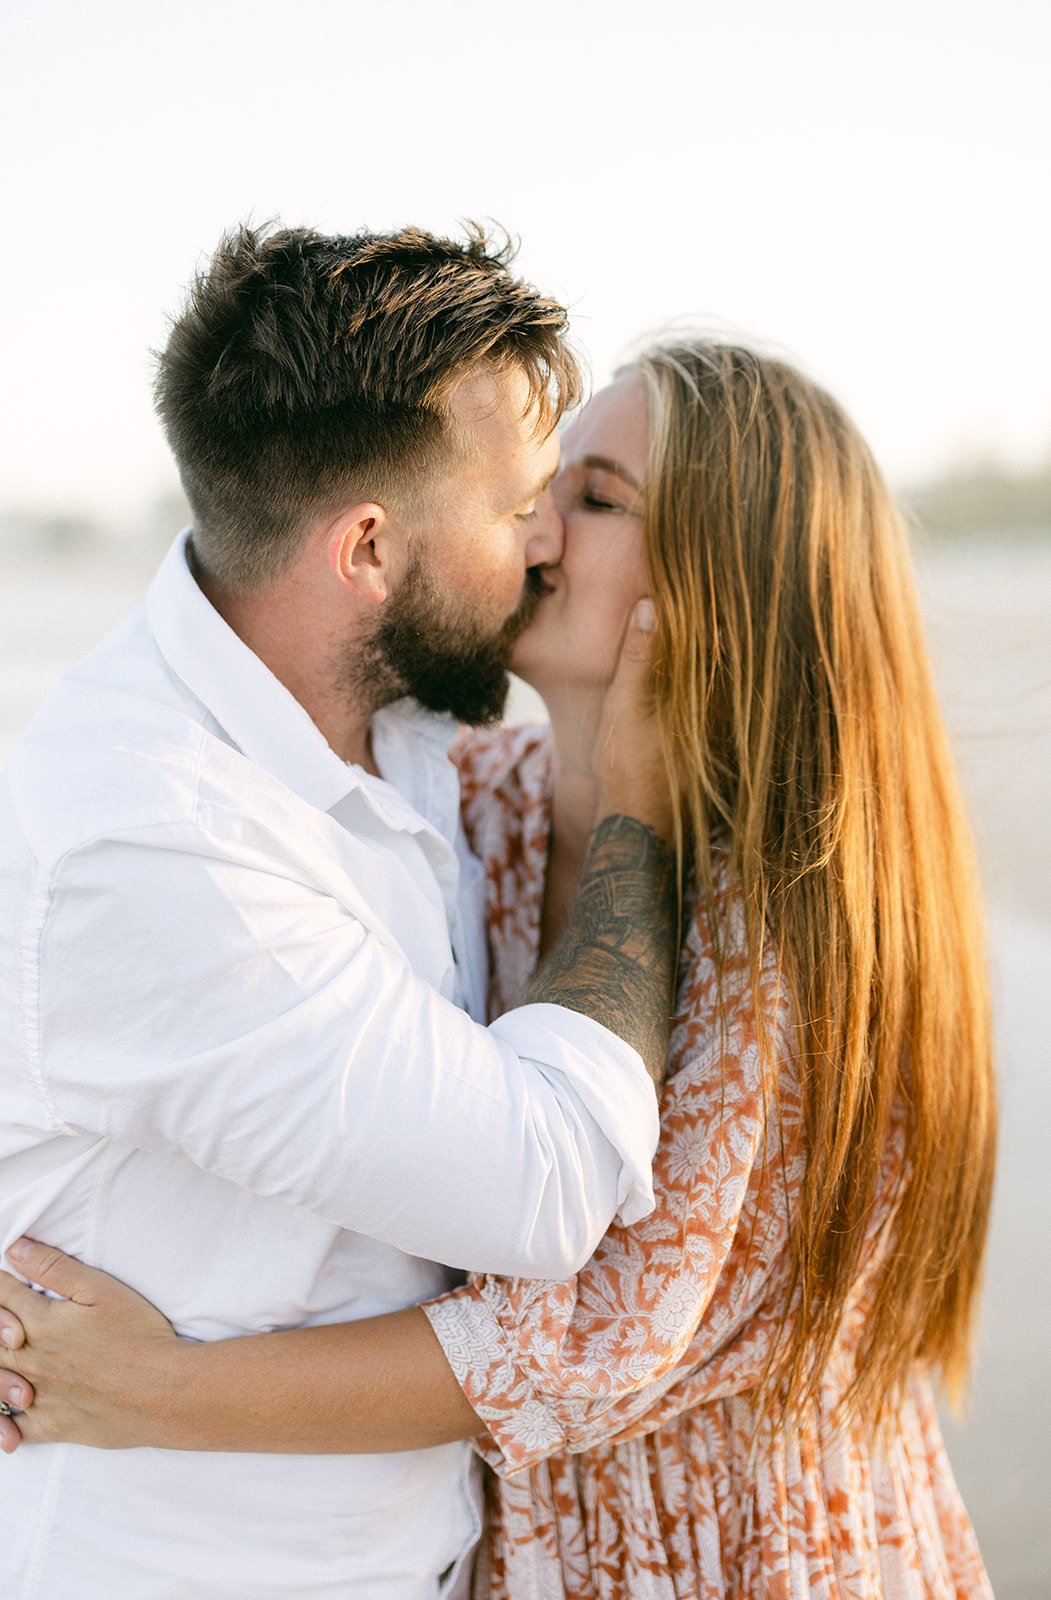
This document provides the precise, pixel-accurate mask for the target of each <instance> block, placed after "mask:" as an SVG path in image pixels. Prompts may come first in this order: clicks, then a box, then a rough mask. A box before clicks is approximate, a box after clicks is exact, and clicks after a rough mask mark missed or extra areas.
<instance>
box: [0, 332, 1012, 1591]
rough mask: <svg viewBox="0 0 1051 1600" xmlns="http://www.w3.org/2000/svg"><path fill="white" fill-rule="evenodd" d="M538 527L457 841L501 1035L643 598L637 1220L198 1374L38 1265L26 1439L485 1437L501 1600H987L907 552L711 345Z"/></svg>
mask: <svg viewBox="0 0 1051 1600" xmlns="http://www.w3.org/2000/svg"><path fill="white" fill-rule="evenodd" d="M557 492H558V495H559V497H560V502H561V506H562V509H563V514H564V517H565V522H566V547H565V556H564V559H563V561H562V563H561V565H560V566H559V567H558V568H555V569H552V570H551V571H550V572H549V573H547V574H546V582H545V595H544V598H543V600H542V602H541V605H540V608H539V610H538V613H537V616H536V619H535V621H534V622H533V623H532V624H531V626H530V628H529V629H528V630H527V632H526V633H525V634H523V636H522V638H521V640H520V642H519V645H518V647H517V655H516V659H515V666H516V669H517V670H518V671H519V672H520V673H521V674H522V675H523V676H524V677H526V678H527V679H528V680H529V681H531V682H532V683H533V684H535V686H536V687H537V688H538V689H539V690H540V691H541V693H542V694H543V695H544V696H545V699H546V701H547V704H548V708H549V711H550V715H551V731H550V738H549V739H548V737H547V736H545V735H544V734H543V733H540V732H538V731H536V730H529V729H526V730H497V731H495V732H488V733H485V732H483V733H479V734H475V735H472V736H470V737H469V738H468V739H467V740H466V742H465V744H464V747H463V751H462V758H461V759H462V766H463V775H464V793H465V815H466V818H467V822H468V826H469V830H470V831H471V832H472V833H473V836H474V842H475V846H476V848H477V850H478V851H479V853H480V854H481V855H482V857H483V859H484V861H485V865H486V872H487V881H488V892H489V917H490V937H491V946H492V957H493V993H492V1003H493V1008H494V1010H499V1009H502V1008H504V1007H506V1006H508V1005H510V1004H512V1003H513V1002H514V1000H515V999H516V997H517V996H518V995H519V994H520V992H521V990H522V989H523V987H524V985H525V983H526V982H527V980H528V978H529V976H530V973H531V971H532V969H533V967H534V965H535V963H536V960H537V959H538V956H542V955H543V952H544V950H545V949H546V948H547V947H548V946H549V945H550V944H551V943H552V941H553V939H554V938H555V936H556V935H557V933H558V930H559V928H560V926H561V924H562V922H563V920H564V917H565V914H566V909H567V907H568V905H569V904H570V902H571V900H572V897H573V893H574V889H575V885H576V882H577V879H578V877H579V873H580V868H581V864H582V861H583V857H584V850H585V847H586V844H587V839H588V835H589V831H590V826H591V818H592V815H593V806H594V788H593V784H592V780H591V776H590V765H589V763H590V752H591V748H592V745H593V742H594V738H595V733H596V729H597V726H598V723H597V718H598V713H599V707H600V704H601V698H602V691H603V687H604V685H605V683H606V681H607V680H608V678H609V675H610V673H611V671H612V666H613V662H614V659H615V656H616V649H617V644H618V641H619V637H620V633H621V631H622V629H623V626H624V621H625V618H626V616H627V614H628V612H629V611H630V609H631V607H632V605H633V604H634V603H635V601H636V600H637V599H638V597H639V596H640V595H643V594H645V593H648V594H650V595H651V596H652V600H653V605H654V608H655V650H656V654H655V662H656V665H655V673H654V690H655V701H656V714H657V717H658V719H659V725H660V730H661V737H662V744H663V749H664V752H665V760H666V766H667V771H668V777H669V784H670V787H671V792H672V796H673V800H674V806H675V813H676V817H677V835H676V836H677V839H678V845H679V858H680V863H681V864H682V866H683V869H684V870H683V879H684V913H685V917H684V930H685V931H684V937H683V945H682V964H681V972H680V989H679V999H678V1011H677V1015H676V1020H675V1028H674V1033H673V1038H672V1047H671V1053H670V1063H669V1073H668V1078H667V1082H666V1084H665V1088H664V1091H663V1096H662V1138H661V1145H660V1149H659V1151H658V1155H657V1161H656V1167H655V1183H656V1190H657V1196H658V1200H657V1208H656V1210H655V1212H654V1213H653V1215H652V1216H651V1217H649V1218H647V1219H646V1220H645V1221H644V1222H642V1223H640V1224H637V1225H635V1226H633V1227H630V1228H615V1229H613V1230H611V1232H610V1234H609V1235H608V1236H607V1237H606V1239H605V1240H604V1241H603V1243H602V1245H601V1246H600V1248H599V1250H598V1251H597V1252H596V1255H595V1256H594V1258H593V1259H592V1261H591V1262H590V1263H589V1264H588V1265H587V1267H585V1269H584V1270H583V1271H582V1272H581V1273H580V1274H579V1276H578V1277H577V1278H576V1279H574V1280H572V1281H571V1282H568V1283H560V1284H552V1283H534V1282H517V1281H516V1282H507V1281H497V1280H488V1279H481V1280H478V1281H475V1282H473V1283H471V1284H470V1285H468V1286H466V1287H465V1288H463V1289H462V1290H459V1291H457V1292H455V1293H454V1294H452V1295H450V1296H447V1297H445V1298H444V1299H442V1300H439V1301H436V1302H434V1303H433V1304H432V1305H430V1306H429V1307H427V1308H426V1309H425V1310H423V1311H421V1310H420V1309H418V1308H414V1309H412V1310H409V1311H406V1312H401V1313H397V1314H396V1315H394V1316H392V1317H385V1318H377V1319H373V1320H372V1321H370V1322H363V1323H357V1324H351V1325H345V1326H342V1327H336V1328H324V1329H310V1330H303V1331H296V1332H292V1333H284V1334H275V1335H264V1336H260V1337H256V1338H252V1339H246V1340H230V1341H226V1342H225V1343H218V1344H212V1345H187V1344H185V1343H183V1342H181V1341H175V1340H174V1339H172V1338H171V1337H170V1335H169V1331H168V1330H167V1326H166V1324H164V1323H163V1321H162V1319H160V1318H159V1316H158V1314H157V1313H156V1312H154V1311H153V1310H152V1308H148V1307H146V1306H145V1303H144V1302H142V1301H140V1300H139V1299H138V1297H137V1296H134V1295H132V1294H131V1293H130V1291H128V1290H125V1289H123V1288H121V1287H118V1286H113V1285H112V1284H111V1282H110V1280H106V1279H103V1278H102V1277H101V1275H99V1274H95V1273H90V1272H88V1271H87V1270H86V1269H84V1268H81V1267H79V1266H77V1265H76V1264H75V1263H70V1262H68V1261H67V1260H66V1259H65V1258H59V1259H58V1261H57V1263H55V1264H53V1265H49V1264H48V1263H47V1261H46V1260H45V1257H44V1253H43V1252H41V1251H40V1250H39V1249H37V1250H35V1251H31V1252H30V1254H29V1255H28V1256H26V1257H24V1258H23V1260H22V1261H21V1262H20V1266H22V1268H23V1269H24V1271H25V1272H26V1274H27V1276H30V1277H31V1278H34V1279H36V1281H45V1280H46V1282H47V1283H48V1285H49V1286H52V1287H54V1288H55V1289H57V1290H58V1291H59V1292H61V1293H65V1294H71V1295H73V1296H74V1297H75V1300H77V1301H80V1302H81V1303H80V1304H77V1303H73V1304H63V1303H62V1302H52V1303H41V1302H40V1301H39V1297H36V1296H33V1295H32V1294H31V1293H30V1292H29V1291H27V1290H26V1289H24V1288H23V1287H21V1286H19V1285H16V1284H15V1283H14V1281H13V1280H7V1281H6V1282H5V1284H4V1288H3V1292H2V1293H0V1303H2V1304H3V1305H5V1306H6V1307H8V1308H9V1311H8V1312H7V1313H5V1315H4V1320H5V1321H6V1322H7V1324H8V1326H9V1328H10V1330H11V1337H13V1338H14V1339H15V1341H16V1342H17V1340H18V1338H19V1337H20V1329H19V1328H18V1326H17V1324H16V1323H15V1322H14V1319H13V1317H12V1315H11V1313H14V1314H15V1315H16V1316H21V1317H22V1319H23V1321H24V1322H25V1324H26V1326H27V1330H28V1336H29V1341H30V1343H29V1347H28V1348H27V1349H26V1350H25V1351H24V1352H22V1354H21V1356H20V1357H18V1358H17V1359H18V1360H20V1361H21V1363H22V1365H23V1367H24V1370H25V1375H26V1377H28V1378H32V1376H33V1373H34V1371H36V1370H39V1368H40V1367H45V1368H46V1370H47V1371H48V1372H49V1374H50V1383H51V1388H50V1389H49V1388H42V1392H41V1395H40V1397H39V1399H38V1400H37V1405H36V1410H35V1412H31V1413H30V1415H29V1416H28V1417H27V1418H26V1419H25V1426H26V1429H27V1431H28V1432H29V1433H30V1436H32V1434H33V1430H34V1429H36V1430H38V1432H39V1436H47V1437H56V1436H61V1437H69V1438H74V1439H80V1440H82V1441H84V1442H87V1443H94V1444H116V1445H130V1444H144V1443H149V1444H168V1445H172V1446H175V1447H180V1446H181V1447H185V1448H194V1449H215V1448H219V1449H221V1448H227V1449H230V1448H240V1449H251V1450H259V1449H263V1450H284V1451H311V1450H337V1451H338V1450H354V1451H360V1450H384V1449H407V1448H413V1447H422V1446H424V1445H429V1444H434V1443H437V1442H439V1441H441V1440H447V1439H452V1438H465V1437H472V1436H475V1435H478V1434H481V1435H482V1437H481V1438H480V1440H479V1448H480V1450H481V1452H482V1454H483V1455H484V1456H485V1458H486V1459H487V1460H488V1461H489V1462H490V1464H491V1465H492V1466H493V1467H494V1468H495V1472H494V1474H492V1475H491V1476H490V1478H489V1487H488V1525H487V1530H486V1533H485V1536H484V1539H483V1546H482V1552H481V1556H480V1559H479V1563H478V1569H477V1573H476V1588H477V1592H478V1593H479V1594H481V1595H491V1596H505V1597H509V1600H518V1597H520V1596H525V1595H530V1596H532V1595H537V1594H551V1595H556V1594H564V1595H568V1596H574V1597H584V1596H592V1595H601V1596H610V1597H612V1596H632V1597H636V1596H661V1597H664V1596H669V1597H670V1596H676V1597H682V1596H702V1595H703V1596H712V1597H714V1596H722V1595H733V1596H742V1597H743V1596H748V1597H757V1596H793V1597H795V1596H804V1595H806V1596H810V1595H822V1596H829V1597H832V1596H858V1597H861V1596H865V1597H868V1596H873V1595H881V1594H882V1595H887V1596H893V1597H910V1600H911V1597H916V1600H919V1597H920V1596H924V1597H929V1596H941V1595H944V1596H949V1595H957V1596H960V1595H965V1596H974V1595H988V1594H989V1593H990V1591H989V1587H988V1582H987V1579H986V1577H985V1574H984V1570H983V1567H982V1563H981V1558H980V1556H979V1554H978V1550H977V1546H976V1544H975V1541H974V1536H973V1533H972V1531H971V1528H970V1525H969V1523H968V1521H967V1517H966V1513H965V1512H964V1510H963V1507H962V1505H961V1503H960V1501H959V1498H958V1495H957V1492H956V1489H955V1485H954V1484H953V1481H952V1476H951V1473H950V1469H949V1466H948V1463H947V1461H946V1458H945V1454H944V1449H943V1446H942V1443H941V1439H940V1436H939V1432H938V1426H937V1421H936V1418H935V1414H934V1410H933V1406H932V1400H931V1392H930V1387H929V1379H930V1376H931V1375H932V1374H941V1376H943V1377H944V1379H945V1380H946V1382H947V1384H948V1386H949V1388H950V1390H951V1391H955V1392H958V1391H959V1389H960V1386H961V1385H962V1383H963V1381H964V1378H965V1375H966V1370H967V1362H968V1353H969V1345H970V1332H971V1326H972V1317H973V1312H974V1303H975V1295H976V1288H977V1283H978V1277H979V1269H980V1263H981V1257H982V1250H983V1245H984V1240H985V1231H986V1222H987V1216H988V1206H989V1195H990V1187H991V1181H992V1167H993V1146H994V1138H995V1111H994V1098H993V1087H992V1073H991V1059H990V1044H989V1018H988V1005H987V993H986V980H985V973H984V967H983V959H982V951H981V940H980V931H979V916H978V910H977V894H976V888H975V877H974V868H973V864H972V859H971V852H970V846H969V842H968V838H967V833H966V828H965V825H964V823H963V820H962V817H961V812H960V807H959V802H958V799H957V794H956V787H955V782H954V779H953V775H952V770H951V763H950V759H949V756H948V752H947V748H946V742H945V737H944V734H943V731H942V727H941V722H940V718H939V715H938V711H937V707H936V704H935V700H934V696H933V692H932V689H931V684H930V678H929V673H928V668H927V664H926V659H925V653H924V648H923V643H922V638H921V633H920V628H919V623H918V619H917V612H916V605H915V600H914V596H913V589H912V582H911V576H910V572H909V564H908V555H907V549H906V544H905V539H904V535H903V532H902V529H901V526H900V523H899V520H898V518H897V516H896V514H895V512H894V510H893V507H892V505H891V503H890V500H889V498H888V495H887V492H886V490H885V488H884V486H883V484H882V482H881V480H880V477H879V475H878V473H877V470H876V468H875V466H874V465H873V463H872V460H871V458H870V456H869V454H868V452H867V450H866V448H865V446H864V444H863V443H862V441H861V440H860V439H859V437H858V435H857V433H856V432H855V430H854V429H853V427H852V426H851V424H850V423H849V421H848V420H847V419H846V418H845V417H844V415H843V413H842V412H841V410H840V409H839V408H838V406H837V405H836V404H835V403H834V402H833V401H832V400H830V399H829V397H828V396H827V395H825V394H824V393H823V392H822V391H821V390H819V389H818V388H816V387H815V386H814V385H813V384H812V383H810V382H809V381H807V380H806V379H804V378H802V377H801V376H800V375H799V374H798V373H796V372H794V371H793V370H792V369H790V368H789V367H787V366H785V365H783V364H782V363H779V362H777V361H773V360H768V359H766V358H763V357H761V356H758V355H756V354H754V353H752V352H750V351H748V350H745V349H741V348H737V347H734V346H729V345H721V344H717V343H712V342H706V341H687V342H682V343H679V344H676V345H669V346H666V347H661V348H657V349H653V350H650V351H649V352H647V353H646V354H644V355H643V356H641V357H640V358H639V359H638V360H637V361H635V362H634V363H633V364H632V365H631V366H630V367H629V368H627V369H626V370H625V371H624V372H623V373H622V374H621V375H620V376H619V378H618V379H617V381H616V382H615V383H614V384H613V385H612V386H611V387H610V388H609V389H607V390H605V391H604V392H603V393H602V394H600V395H599V396H598V397H597V398H596V399H595V400H594V401H593V402H592V404H591V405H590V406H589V407H588V408H587V410H586V411H585V412H584V413H583V414H582V416H581V417H580V418H579V419H578V420H577V421H576V422H575V423H574V425H573V427H572V428H571V430H570V432H569V435H568V436H567V440H566V449H565V460H564V467H563V470H562V472H561V474H560V477H559V480H558V486H557ZM687 862H689V864H690V865H689V869H688V873H687V867H686V864H687ZM435 1335H436V1336H437V1338H435ZM15 1359H16V1358H12V1361H15ZM34 1362H38V1363H39V1366H34ZM129 1363H134V1366H133V1367H129ZM127 1370H134V1371H135V1372H136V1389H137V1391H138V1392H137V1393H136V1394H132V1393H129V1391H128V1389H127V1387H126V1385H125V1383H124V1382H123V1374H124V1372H126V1371H127ZM14 1381H15V1380H14V1379H13V1378H11V1377H9V1376H8V1377H5V1378H3V1379H0V1396H3V1397H5V1398H8V1397H10V1395H11V1384H12V1383H13V1382H14ZM22 1388H23V1391H24V1393H23V1395H22V1400H23V1403H24V1402H25V1401H26V1400H28V1401H30V1402H31V1401H32V1399H33V1394H32V1389H31V1388H30V1387H29V1386H28V1385H26V1384H25V1382H24V1381H23V1384H22ZM52 1390H53V1391H54V1392H52ZM64 1394H68V1395H70V1396H71V1398H70V1399H68V1400H66V1399H64V1398H63V1395H64ZM261 1395H264V1396H265V1397H266V1398H265V1402H264V1403H263V1404H260V1396H261ZM8 1426H9V1425H8Z"/></svg>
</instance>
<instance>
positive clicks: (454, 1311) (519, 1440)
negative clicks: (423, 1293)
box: [421, 1284, 567, 1477]
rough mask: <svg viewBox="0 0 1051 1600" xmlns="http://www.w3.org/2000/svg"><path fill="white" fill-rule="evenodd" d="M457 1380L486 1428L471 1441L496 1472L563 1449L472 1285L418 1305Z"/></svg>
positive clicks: (503, 1472)
mask: <svg viewBox="0 0 1051 1600" xmlns="http://www.w3.org/2000/svg"><path fill="white" fill-rule="evenodd" d="M421 1309H422V1310H423V1312H424V1313H425V1315H426V1316H427V1318H428V1320H429V1322H430V1324H431V1327H432V1328H433V1329H434V1333H435V1337H436V1338H437V1340H438V1342H439V1344H440V1345H441V1347H442V1350H443V1351H444V1352H445V1359H446V1360H447V1361H448V1363H449V1365H450V1367H451V1368H452V1370H453V1375H454V1376H455V1378H456V1381H457V1383H458V1384H459V1385H460V1388H461V1389H462V1390H463V1392H464V1394H465V1395H466V1396H467V1399H468V1400H469V1401H470V1403H471V1405H472V1406H473V1407H474V1409H475V1411H477V1413H478V1415H479V1416H480V1417H481V1419H482V1421H483V1422H484V1423H485V1425H486V1427H487V1428H488V1430H489V1433H488V1435H482V1436H481V1437H479V1438H477V1439H476V1440H475V1441H474V1448H475V1449H476V1450H477V1452H478V1454H479V1455H480V1456H481V1457H482V1458H483V1460H485V1461H486V1462H488V1464H489V1466H491V1467H492V1469H493V1471H494V1472H498V1473H499V1474H500V1476H501V1477H509V1476H510V1475H511V1474H512V1473H515V1472H523V1471H524V1470H525V1469H526V1468H527V1467H532V1466H535V1465H536V1463H537V1462H538V1461H543V1460H544V1459H545V1458H546V1457H547V1456H550V1455H554V1454H556V1453H557V1452H559V1451H562V1450H565V1449H566V1446H567V1439H566V1435H565V1433H564V1432H563V1430H562V1429H561V1428H560V1427H559V1425H558V1423H557V1421H556V1420H555V1418H554V1417H553V1416H552V1414H551V1411H550V1409H549V1407H548V1406H546V1405H545V1404H544V1402H543V1400H541V1399H540V1397H539V1395H538V1394H537V1392H536V1390H535V1389H534V1388H533V1386H532V1385H531V1384H530V1383H529V1382H528V1381H527V1380H526V1379H525V1378H524V1377H523V1376H522V1374H521V1373H520V1372H519V1371H518V1370H516V1368H515V1365H514V1362H513V1361H512V1360H511V1356H510V1352H509V1350H508V1348H507V1339H506V1335H505V1333H504V1330H503V1328H502V1327H501V1325H500V1322H499V1320H498V1318H497V1317H496V1316H495V1315H494V1314H493V1312H492V1310H491V1309H490V1307H489V1306H488V1305H487V1304H486V1303H485V1300H484V1299H483V1297H482V1291H481V1289H480V1287H479V1286H477V1285H476V1284H468V1285H466V1286H465V1287H464V1288H462V1289H457V1290H456V1291H455V1292H454V1293H452V1294H447V1295H443V1296H442V1298H441V1299H440V1300H431V1301H428V1302H427V1303H426V1304H425V1305H424V1306H423V1307H422V1308H421Z"/></svg>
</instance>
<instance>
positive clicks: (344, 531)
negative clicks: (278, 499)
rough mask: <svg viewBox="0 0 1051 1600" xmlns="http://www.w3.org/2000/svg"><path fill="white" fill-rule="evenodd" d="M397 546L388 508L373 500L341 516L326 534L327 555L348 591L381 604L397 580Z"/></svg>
mask: <svg viewBox="0 0 1051 1600" xmlns="http://www.w3.org/2000/svg"><path fill="white" fill-rule="evenodd" d="M397 546H398V541H397V539H396V537H395V536H394V530H393V528H392V526H391V521H390V517H389V516H388V514H387V512H386V510H385V508H384V507H383V506H381V505H377V504H376V503H375V502H374V501H371V500H370V501H365V502H363V503H362V504H360V505H356V506H350V507H349V508H348V509H347V510H346V511H344V512H341V513H340V515H339V516H338V517H337V518H336V521H335V522H333V524H332V526H331V527H330V528H329V530H328V533H327V535H326V539H325V554H326V557H327V560H328V565H329V568H330V570H331V572H332V573H333V575H334V576H335V577H336V578H337V579H338V580H339V582H340V583H341V584H342V585H343V587H344V588H345V589H348V590H349V591H350V592H351V593H352V594H353V595H355V596H356V598H357V599H359V600H365V601H367V602H368V603H369V604H371V605H378V604H379V603H380V602H381V601H383V600H386V598H387V595H388V593H389V592H390V589H391V586H392V584H393V582H395V581H396V573H395V571H394V567H395V565H396V564H397V559H398V552H397Z"/></svg>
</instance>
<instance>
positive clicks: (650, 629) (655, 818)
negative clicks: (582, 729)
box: [595, 599, 673, 839]
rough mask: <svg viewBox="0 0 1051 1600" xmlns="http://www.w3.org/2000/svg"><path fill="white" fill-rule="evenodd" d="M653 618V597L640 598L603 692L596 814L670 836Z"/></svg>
mask: <svg viewBox="0 0 1051 1600" xmlns="http://www.w3.org/2000/svg"><path fill="white" fill-rule="evenodd" d="M654 620H655V619H654V609H653V602H652V600H648V599H644V600H639V601H638V602H637V603H636V605H635V606H634V608H633V610H632V613H631V616H630V617H629V618H628V624H627V627H626V628H625V630H624V637H623V639H622V640H621V646H620V654H619V656H618V658H617V665H616V669H615V670H614V673H613V678H612V680H611V682H610V685H609V688H608V689H607V690H606V696H605V700H604V702H603V707H602V719H601V722H600V724H599V733H598V739H597V742H596V745H595V778H596V781H597V783H598V790H599V803H598V813H597V815H598V817H599V818H601V817H603V816H609V815H611V814H614V813H621V814H623V815H625V816H629V817H635V818H637V819H638V821H639V822H642V823H645V824H646V825H647V826H648V827H651V828H653V830H654V832H655V833H656V834H657V835H658V836H659V837H660V838H662V839H670V838H671V837H672V833H673V823H672V816H673V811H672V801H671V791H670V788H669V783H668V772H667V769H666V766H665V762H664V751H663V747H662V745H661V741H660V733H659V728H658V725H657V718H656V715H655V710H654V703H653V647H654Z"/></svg>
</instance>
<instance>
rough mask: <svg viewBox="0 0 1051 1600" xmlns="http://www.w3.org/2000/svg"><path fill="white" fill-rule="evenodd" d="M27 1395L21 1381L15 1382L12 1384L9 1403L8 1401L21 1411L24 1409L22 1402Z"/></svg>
mask: <svg viewBox="0 0 1051 1600" xmlns="http://www.w3.org/2000/svg"><path fill="white" fill-rule="evenodd" d="M25 1397H26V1392H25V1390H24V1389H23V1387H22V1385H21V1384H20V1383H15V1384H12V1386H11V1391H10V1395H9V1397H8V1402H7V1403H8V1405H10V1406H14V1407H15V1408H16V1409H17V1410H19V1411H20V1410H21V1409H22V1402H23V1400H24V1399H25Z"/></svg>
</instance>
